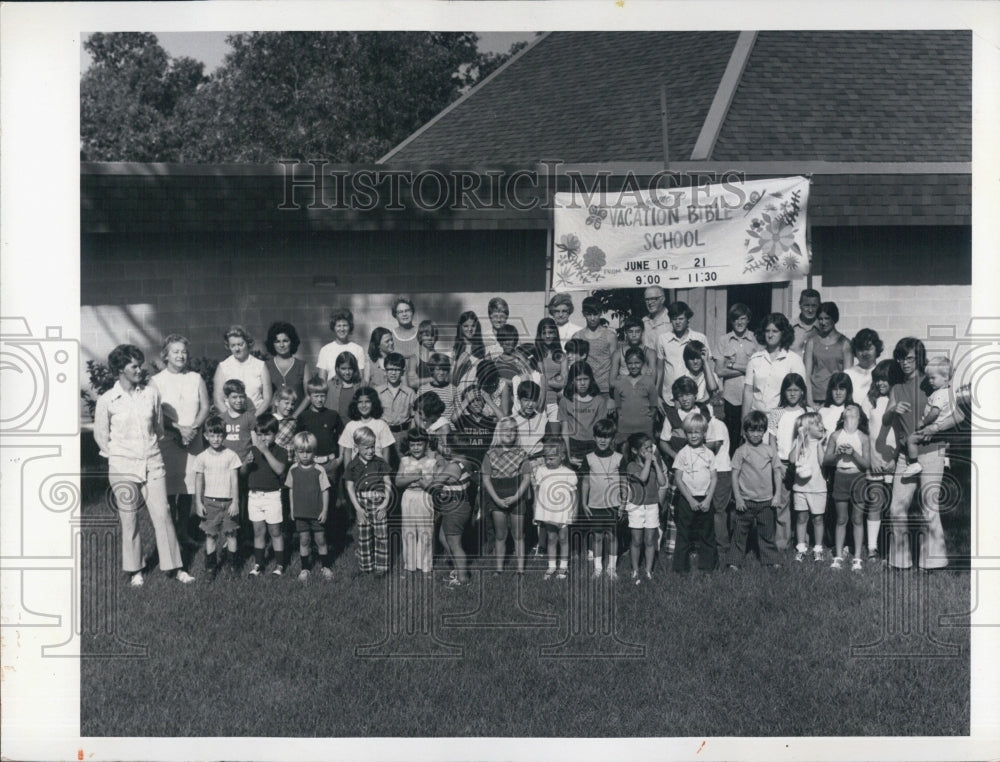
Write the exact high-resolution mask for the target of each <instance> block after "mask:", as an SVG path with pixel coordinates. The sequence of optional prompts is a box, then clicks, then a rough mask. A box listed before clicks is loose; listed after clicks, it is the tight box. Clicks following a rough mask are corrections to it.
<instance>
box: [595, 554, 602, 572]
mask: <svg viewBox="0 0 1000 762" xmlns="http://www.w3.org/2000/svg"><path fill="white" fill-rule="evenodd" d="M594 571H604V562H603V561H601V559H600V558H598V557H597V556H594Z"/></svg>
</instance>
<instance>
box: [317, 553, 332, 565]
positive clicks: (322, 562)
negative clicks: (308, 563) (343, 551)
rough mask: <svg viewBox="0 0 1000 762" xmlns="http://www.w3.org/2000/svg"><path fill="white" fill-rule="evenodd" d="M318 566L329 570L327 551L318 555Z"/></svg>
mask: <svg viewBox="0 0 1000 762" xmlns="http://www.w3.org/2000/svg"><path fill="white" fill-rule="evenodd" d="M319 565H320V566H321V567H323V568H329V566H330V553H329V551H327V552H326V553H320V554H319Z"/></svg>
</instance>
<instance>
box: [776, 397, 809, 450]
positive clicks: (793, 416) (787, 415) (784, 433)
mask: <svg viewBox="0 0 1000 762" xmlns="http://www.w3.org/2000/svg"><path fill="white" fill-rule="evenodd" d="M778 412H779V413H781V417H780V418H778V427H777V430H776V431H775V432H774V438H775V441H776V442H777V449H778V457H779V458H781V460H788V457H789V455H790V454H791V452H792V440H793V439H794V438H795V422H796V421H797V420H799V418H801V417H802V414H803V413H811V412H813V411H812V410H811V409H809V410H803V409H802V408H801V407H785V408H778Z"/></svg>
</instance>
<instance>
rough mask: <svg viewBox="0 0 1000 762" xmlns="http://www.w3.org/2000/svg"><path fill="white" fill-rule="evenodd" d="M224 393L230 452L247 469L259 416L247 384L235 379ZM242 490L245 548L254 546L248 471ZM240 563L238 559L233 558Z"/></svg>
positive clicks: (241, 521)
mask: <svg viewBox="0 0 1000 762" xmlns="http://www.w3.org/2000/svg"><path fill="white" fill-rule="evenodd" d="M222 393H223V395H224V397H225V405H226V409H225V410H224V411H223V413H222V415H221V417H222V419H223V420H224V421H225V425H226V441H225V446H226V448H227V449H229V450H232V451H233V452H234V453H236V455H237V456H238V457H239V459H240V463H242V464H244V465H246V463H247V459H248V458H249V457H250V435H251V434H252V433H253V429H254V426H255V425H256V423H257V415H256V412H255V411H254V409H253V406H251V405H249V404H248V400H247V395H246V387H245V386H244V385H243V382H242V381H240V380H239V379H236V378H231V379H229V380H228V381H226V383H225V384H223V387H222ZM237 478H238V484H239V489H238V493H237V506H238V510H239V524H240V526H239V534H240V537H242V538H243V540H242V542H243V544H244V545H248V544H249V542H250V539H249V538H250V533H251V530H250V522H249V520H248V519H247V481H246V469H245V468H240V472H239V474H238V475H237ZM233 563H234V564H235V563H236V558H235V557H234V558H233Z"/></svg>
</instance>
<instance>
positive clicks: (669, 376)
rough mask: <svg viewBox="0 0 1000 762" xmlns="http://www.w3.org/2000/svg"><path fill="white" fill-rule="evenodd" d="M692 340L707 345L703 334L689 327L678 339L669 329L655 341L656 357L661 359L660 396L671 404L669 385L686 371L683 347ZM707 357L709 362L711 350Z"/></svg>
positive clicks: (671, 395) (671, 393) (671, 394)
mask: <svg viewBox="0 0 1000 762" xmlns="http://www.w3.org/2000/svg"><path fill="white" fill-rule="evenodd" d="M692 341H700V342H701V343H702V344H704V345H705V346H706V347H707V346H708V339H706V338H705V334H703V333H698V332H697V331H692V330H690V329H689V330H688V332H687V333H686V334H684V338H682V339H678V338H677V335H676V334H675V333H674V332H673V331H669V332H667V333H664V334H662V335H661V336H660V338H659V340H658V341H657V343H656V357H657V359H659V360H663V388H662V389H661V390H660V396H661V397H662V398H663V401H664V402H666V403H667V404H673V402H672V401H673V396H674V395H673V392H672V391H671V389H670V387H671V385H672V384H673V383H674V379H676V378H678V377H680V376H683V375H684V374H685V373H686V372H687V368H686V367H685V366H684V347H685V346H686V345H688V344H690V343H691V342H692ZM708 359H709V362H711V359H712V358H711V350H710V351H709V358H708Z"/></svg>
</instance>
